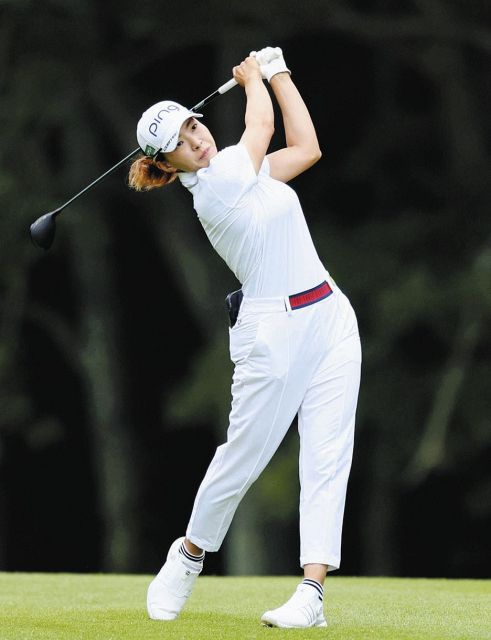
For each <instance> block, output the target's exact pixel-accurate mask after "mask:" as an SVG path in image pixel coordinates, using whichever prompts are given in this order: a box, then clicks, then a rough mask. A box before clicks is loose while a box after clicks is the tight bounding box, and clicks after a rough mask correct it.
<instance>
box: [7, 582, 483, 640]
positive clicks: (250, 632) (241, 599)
mask: <svg viewBox="0 0 491 640" xmlns="http://www.w3.org/2000/svg"><path fill="white" fill-rule="evenodd" d="M150 580H151V577H150V576H126V575H112V574H109V575H107V574H104V575H80V574H40V573H0V639H1V640H11V639H12V640H14V639H15V640H24V639H27V638H36V639H37V638H46V639H48V638H49V640H58V639H60V638H63V639H67V640H68V639H69V640H77V639H83V640H90V639H94V640H96V639H97V640H125V639H126V638H131V639H132V640H147V639H148V640H150V639H157V638H158V639H159V640H161V639H163V638H165V639H166V640H167V639H169V640H177V639H179V640H180V639H189V640H199V639H200V638H210V639H211V640H218V639H220V638H230V639H231V640H232V639H234V640H240V639H242V638H260V639H261V640H262V639H265V638H266V639H267V640H270V638H272V637H273V639H274V640H281V639H283V638H290V639H291V638H292V637H295V639H297V638H298V639H300V638H302V639H303V638H320V637H323V638H329V640H331V639H332V640H337V639H341V638H342V639H343V640H356V639H358V638H360V639H362V638H363V639H370V638H374V639H375V640H384V639H387V640H389V639H390V640H404V639H406V638H407V639H409V638H410V639H411V640H443V639H446V638H455V639H456V638H462V639H463V638H465V639H471V638H472V639H474V638H476V639H477V638H479V639H480V638H491V583H490V582H489V581H485V580H425V579H397V578H343V577H329V578H328V579H327V581H326V588H325V594H326V595H325V599H324V603H325V606H324V609H325V613H326V617H327V619H328V625H329V626H328V627H327V629H302V630H300V629H285V630H283V629H270V628H268V627H262V626H261V625H260V624H259V618H260V616H261V614H262V613H263V611H264V610H266V609H268V608H273V607H276V606H279V605H280V604H282V603H283V602H284V601H285V600H286V599H287V598H288V597H289V596H290V595H291V593H292V592H293V590H294V589H295V586H296V584H297V583H298V581H299V578H297V577H273V578H265V577H246V578H233V577H230V578H228V577H227V578H221V577H212V576H201V577H200V578H199V579H198V582H197V583H196V586H195V589H194V592H193V594H192V596H191V598H190V600H189V601H188V603H187V605H186V607H185V609H184V610H183V612H182V614H181V616H180V617H179V619H178V620H175V621H173V622H157V621H152V620H149V619H148V618H147V614H146V608H145V597H146V589H147V586H148V583H149V581H150Z"/></svg>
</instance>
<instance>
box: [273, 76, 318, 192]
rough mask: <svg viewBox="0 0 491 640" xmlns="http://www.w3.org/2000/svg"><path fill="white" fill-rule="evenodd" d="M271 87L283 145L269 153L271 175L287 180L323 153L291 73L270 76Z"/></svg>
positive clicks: (312, 163)
mask: <svg viewBox="0 0 491 640" xmlns="http://www.w3.org/2000/svg"><path fill="white" fill-rule="evenodd" d="M271 88H272V90H273V92H274V95H275V98H276V100H277V102H278V106H279V107H280V109H281V115H282V116H283V126H284V128H285V138H286V145H287V146H286V148H284V149H280V150H279V151H275V152H274V153H271V154H269V155H268V160H269V166H270V172H271V177H273V178H276V180H281V181H282V182H288V181H289V180H292V178H294V177H295V176H298V175H299V174H300V173H302V172H303V171H305V170H306V169H308V168H309V167H311V166H312V165H314V164H315V163H316V162H317V161H318V160H319V159H320V157H321V155H322V153H321V150H320V147H319V141H318V140H317V134H316V132H315V128H314V124H313V122H312V118H311V117H310V114H309V111H308V109H307V106H306V105H305V102H304V101H303V98H302V96H301V95H300V93H299V91H298V89H297V88H296V86H295V84H294V83H293V81H292V79H291V77H290V74H288V73H278V74H277V75H275V76H273V77H272V78H271Z"/></svg>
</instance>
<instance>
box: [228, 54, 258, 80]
mask: <svg viewBox="0 0 491 640" xmlns="http://www.w3.org/2000/svg"><path fill="white" fill-rule="evenodd" d="M232 73H233V76H234V79H235V80H237V83H238V84H240V86H241V87H245V85H246V84H247V83H248V82H251V81H252V82H253V81H255V80H259V81H261V82H262V75H261V69H260V68H259V65H258V63H257V60H256V59H255V58H253V57H252V56H249V57H248V58H246V59H245V60H243V61H242V62H241V63H240V64H239V65H238V66H236V67H234V68H233V69H232Z"/></svg>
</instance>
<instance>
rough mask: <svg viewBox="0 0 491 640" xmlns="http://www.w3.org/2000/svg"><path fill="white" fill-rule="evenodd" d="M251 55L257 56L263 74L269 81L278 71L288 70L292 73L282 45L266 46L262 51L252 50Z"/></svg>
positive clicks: (287, 71)
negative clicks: (287, 64)
mask: <svg viewBox="0 0 491 640" xmlns="http://www.w3.org/2000/svg"><path fill="white" fill-rule="evenodd" d="M250 55H251V56H252V57H253V58H256V60H257V62H258V64H259V67H260V69H261V75H262V77H263V78H264V79H265V80H267V81H268V82H271V78H272V77H273V76H275V75H276V74H277V73H282V72H285V71H286V73H289V74H290V75H291V71H290V69H288V67H287V66H286V62H285V59H284V57H283V51H282V50H281V49H280V47H264V49H261V50H260V51H251V53H250Z"/></svg>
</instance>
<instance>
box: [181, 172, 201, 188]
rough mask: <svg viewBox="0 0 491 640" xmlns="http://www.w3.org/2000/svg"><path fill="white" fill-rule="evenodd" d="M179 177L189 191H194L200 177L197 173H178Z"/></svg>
mask: <svg viewBox="0 0 491 640" xmlns="http://www.w3.org/2000/svg"><path fill="white" fill-rule="evenodd" d="M177 176H178V178H179V180H180V181H181V182H182V184H183V185H184V186H185V187H186V188H187V189H192V188H193V187H195V186H196V185H197V184H198V175H197V173H196V171H186V172H183V173H178V174H177Z"/></svg>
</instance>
